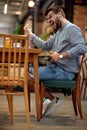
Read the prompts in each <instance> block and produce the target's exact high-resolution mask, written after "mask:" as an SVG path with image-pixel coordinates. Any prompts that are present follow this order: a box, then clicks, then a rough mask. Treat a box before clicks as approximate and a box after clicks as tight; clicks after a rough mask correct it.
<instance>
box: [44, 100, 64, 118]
mask: <svg viewBox="0 0 87 130" xmlns="http://www.w3.org/2000/svg"><path fill="white" fill-rule="evenodd" d="M61 104H62V101H61V100H60V99H59V98H54V99H53V100H52V101H51V102H49V103H48V105H47V107H46V108H45V111H44V113H43V116H49V115H51V114H52V113H53V112H55V111H56V109H57V108H58V107H60V106H61Z"/></svg>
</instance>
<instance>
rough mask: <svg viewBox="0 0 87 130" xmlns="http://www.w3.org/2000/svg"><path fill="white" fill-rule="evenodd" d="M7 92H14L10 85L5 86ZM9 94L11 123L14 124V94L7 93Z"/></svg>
mask: <svg viewBox="0 0 87 130" xmlns="http://www.w3.org/2000/svg"><path fill="white" fill-rule="evenodd" d="M5 91H6V93H9V92H12V91H13V90H12V89H10V88H9V86H5ZM6 96H7V102H8V107H9V112H10V116H11V119H10V120H11V124H13V95H8V94H7V95H6Z"/></svg>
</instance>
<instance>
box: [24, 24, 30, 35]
mask: <svg viewBox="0 0 87 130" xmlns="http://www.w3.org/2000/svg"><path fill="white" fill-rule="evenodd" d="M24 31H25V34H29V35H31V34H32V27H31V25H30V24H26V25H25V27H24Z"/></svg>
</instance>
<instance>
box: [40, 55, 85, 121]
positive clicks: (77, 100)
mask: <svg viewBox="0 0 87 130" xmlns="http://www.w3.org/2000/svg"><path fill="white" fill-rule="evenodd" d="M84 58H85V56H82V59H81V63H80V66H79V73H78V74H77V76H76V79H74V80H71V81H68V80H67V81H66V80H46V81H42V82H41V84H40V96H41V111H40V115H41V118H42V109H43V98H44V96H45V91H46V90H49V88H53V89H55V88H57V89H65V90H71V94H72V102H73V107H74V112H75V115H76V116H77V115H78V113H79V115H80V118H81V119H82V118H83V113H82V106H81V94H80V83H81V69H82V65H83V62H84Z"/></svg>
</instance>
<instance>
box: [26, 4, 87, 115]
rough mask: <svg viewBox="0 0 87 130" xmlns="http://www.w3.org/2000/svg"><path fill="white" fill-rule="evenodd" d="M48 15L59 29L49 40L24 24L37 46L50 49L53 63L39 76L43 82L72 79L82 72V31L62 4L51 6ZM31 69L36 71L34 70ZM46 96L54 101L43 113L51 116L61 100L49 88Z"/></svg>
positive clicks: (55, 27)
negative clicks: (69, 19) (67, 16)
mask: <svg viewBox="0 0 87 130" xmlns="http://www.w3.org/2000/svg"><path fill="white" fill-rule="evenodd" d="M45 16H46V19H47V22H48V23H49V24H50V25H51V26H53V28H54V30H56V33H55V34H54V35H53V37H52V38H50V39H49V40H47V41H43V40H41V39H40V38H38V37H37V36H36V35H35V34H33V33H32V32H31V29H30V25H25V27H24V30H25V32H27V33H29V34H30V40H31V41H32V42H33V43H34V44H35V46H37V47H38V48H42V49H43V50H48V51H50V56H51V62H50V64H49V66H44V67H40V68H39V79H40V81H41V80H49V79H61V80H62V79H64V80H72V79H74V78H75V76H76V74H77V73H78V68H79V57H80V55H82V54H84V53H85V52H86V46H85V43H84V39H83V36H82V33H81V30H80V28H79V27H77V26H76V25H74V24H72V23H71V22H69V21H68V20H67V19H66V18H65V14H64V12H63V10H62V8H61V7H59V6H56V7H52V8H49V9H47V10H46V12H45ZM31 71H32V73H33V70H32V69H31ZM46 97H48V98H49V99H50V100H49V99H46V100H45V101H44V104H43V106H46V107H44V110H43V113H44V115H49V114H51V113H52V112H54V111H55V109H56V108H57V107H58V106H59V105H60V104H61V101H60V99H59V98H55V97H54V96H53V95H51V94H50V93H49V92H47V91H46ZM48 106H50V107H48ZM48 108H49V109H48ZM47 110H48V111H47Z"/></svg>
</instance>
